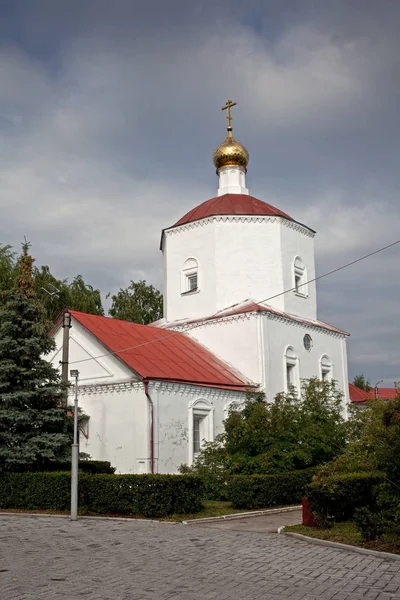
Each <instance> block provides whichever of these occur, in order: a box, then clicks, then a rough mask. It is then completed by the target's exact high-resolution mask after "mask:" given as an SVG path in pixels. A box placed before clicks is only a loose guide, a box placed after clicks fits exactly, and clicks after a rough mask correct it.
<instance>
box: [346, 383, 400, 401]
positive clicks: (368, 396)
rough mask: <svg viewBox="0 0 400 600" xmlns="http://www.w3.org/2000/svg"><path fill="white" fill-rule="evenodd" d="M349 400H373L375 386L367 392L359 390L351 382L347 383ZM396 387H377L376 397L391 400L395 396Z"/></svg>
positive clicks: (396, 392)
mask: <svg viewBox="0 0 400 600" xmlns="http://www.w3.org/2000/svg"><path fill="white" fill-rule="evenodd" d="M349 391H350V401H351V402H366V401H367V400H375V398H376V396H375V388H373V389H372V390H370V391H369V392H365V391H364V390H360V388H358V387H357V386H355V385H354V384H353V383H349ZM397 394H398V390H397V388H378V398H379V399H380V400H393V398H397Z"/></svg>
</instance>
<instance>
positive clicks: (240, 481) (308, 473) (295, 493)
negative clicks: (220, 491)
mask: <svg viewBox="0 0 400 600" xmlns="http://www.w3.org/2000/svg"><path fill="white" fill-rule="evenodd" d="M315 472H316V470H315V469H307V470H305V471H290V472H288V473H281V474H278V475H233V476H232V477H230V478H229V479H228V490H227V494H228V499H229V500H230V501H231V502H232V504H233V506H234V507H235V508H250V509H255V508H269V507H272V506H279V505H284V504H296V503H298V502H300V501H301V498H302V497H303V495H304V489H305V487H306V486H307V484H309V483H310V481H311V479H312V477H313V475H314V474H315Z"/></svg>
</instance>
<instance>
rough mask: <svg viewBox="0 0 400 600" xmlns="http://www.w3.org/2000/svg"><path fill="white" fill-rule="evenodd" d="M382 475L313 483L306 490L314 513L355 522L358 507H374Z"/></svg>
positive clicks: (347, 475)
mask: <svg viewBox="0 0 400 600" xmlns="http://www.w3.org/2000/svg"><path fill="white" fill-rule="evenodd" d="M384 478H385V476H384V475H383V474H382V473H343V474H338V475H331V476H330V477H325V478H323V479H319V480H316V481H313V482H312V483H311V484H310V485H309V486H308V487H307V489H306V495H307V498H308V499H309V501H310V506H311V510H312V511H313V512H314V513H315V514H316V515H320V516H321V517H331V518H333V519H334V520H335V521H345V520H347V519H351V518H352V517H353V515H354V512H355V510H356V509H357V508H359V507H362V506H369V505H372V504H374V491H373V488H374V486H375V485H377V484H379V483H382V482H383V481H384Z"/></svg>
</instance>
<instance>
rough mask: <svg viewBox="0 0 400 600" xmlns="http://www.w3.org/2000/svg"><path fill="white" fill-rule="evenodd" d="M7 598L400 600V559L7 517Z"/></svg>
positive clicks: (0, 583)
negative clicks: (397, 560) (393, 559)
mask: <svg viewBox="0 0 400 600" xmlns="http://www.w3.org/2000/svg"><path fill="white" fill-rule="evenodd" d="M0 598H1V600H61V599H62V600H65V599H67V600H78V599H79V600H82V599H85V600H86V599H87V600H155V599H157V600H204V599H209V600H213V599H218V600H242V599H246V600H259V599H262V600H286V599H290V600H303V599H307V600H317V599H318V600H346V599H347V598H348V599H351V600H361V599H362V600H394V599H400V562H395V561H390V560H385V559H381V558H376V557H374V556H369V555H363V554H357V553H354V552H350V551H347V550H337V549H334V548H328V547H322V546H314V545H311V544H308V543H307V542H303V541H300V540H297V539H293V538H290V537H286V536H283V535H278V534H276V533H264V534H260V533H255V532H238V531H225V530H217V529H208V528H204V527H196V526H190V527H188V526H185V525H182V524H171V523H151V522H146V521H143V522H138V521H132V522H126V521H112V520H93V519H81V520H79V521H78V522H71V521H69V520H68V519H63V518H57V517H37V518H33V517H22V516H4V515H2V516H0Z"/></svg>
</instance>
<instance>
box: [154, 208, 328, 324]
mask: <svg viewBox="0 0 400 600" xmlns="http://www.w3.org/2000/svg"><path fill="white" fill-rule="evenodd" d="M163 252H164V301H165V309H164V310H165V314H164V316H165V317H166V320H167V321H174V320H179V319H187V318H201V317H205V316H209V315H212V314H214V313H216V312H218V311H219V310H222V309H224V308H226V307H228V306H231V305H233V304H237V303H240V302H243V301H244V300H246V299H248V298H251V299H253V300H254V301H256V302H262V301H265V300H266V299H268V304H270V305H271V306H273V307H274V308H276V309H278V310H282V311H286V312H289V313H293V314H296V315H299V316H300V315H301V316H303V317H305V318H311V319H315V318H316V292H315V284H314V283H312V284H310V285H309V289H308V297H307V298H300V297H297V296H296V295H295V294H294V292H293V294H288V295H279V296H277V297H276V298H271V297H273V296H275V295H277V294H281V293H282V292H283V291H285V290H288V289H290V288H292V287H293V286H294V276H293V261H294V259H295V257H296V256H300V257H301V258H302V259H303V261H304V263H305V265H306V268H307V279H312V278H313V277H314V276H315V267H314V242H313V238H312V237H309V236H308V235H306V233H304V231H303V230H299V228H298V226H296V225H293V227H292V226H289V225H288V224H287V222H286V221H285V220H284V219H280V218H274V217H272V218H270V217H260V218H249V217H229V216H227V217H215V218H209V219H203V220H201V221H199V222H196V223H191V224H188V225H184V226H181V227H178V228H176V229H173V230H171V231H167V232H166V233H165V238H164V246H163ZM191 257H193V258H196V259H197V260H198V262H199V274H198V277H199V290H198V291H197V292H196V293H193V294H184V295H182V267H183V265H184V263H185V261H186V260H187V259H188V258H191ZM270 298H271V299H270Z"/></svg>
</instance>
